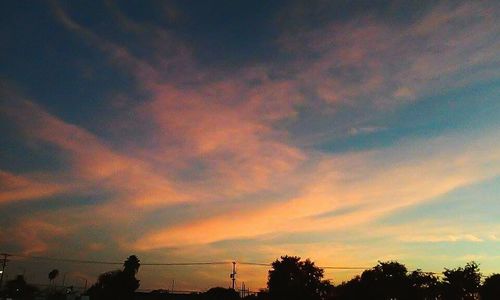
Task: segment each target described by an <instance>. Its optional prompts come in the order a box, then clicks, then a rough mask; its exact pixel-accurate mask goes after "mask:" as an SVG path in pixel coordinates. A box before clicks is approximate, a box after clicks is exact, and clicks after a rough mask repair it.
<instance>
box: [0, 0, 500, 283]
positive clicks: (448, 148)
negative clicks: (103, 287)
mask: <svg viewBox="0 0 500 300" xmlns="http://www.w3.org/2000/svg"><path fill="white" fill-rule="evenodd" d="M0 11H1V12H0V20H1V21H0V22H1V23H0V24H1V27H0V28H1V29H0V35H1V37H2V41H4V42H3V43H2V45H1V46H0V57H1V58H2V63H1V64H0V84H1V89H0V91H1V94H0V99H1V100H0V101H1V102H0V116H1V117H0V133H1V136H2V148H1V152H0V187H1V189H0V209H1V211H2V212H4V213H3V217H2V218H1V219H0V250H2V251H4V252H12V253H22V254H26V255H36V256H53V257H68V258H81V259H94V260H113V261H116V260H118V261H119V260H122V259H123V258H124V257H126V256H128V255H130V254H131V253H135V254H137V255H138V256H139V257H140V258H141V259H142V261H143V262H153V261H166V262H171V261H204V260H210V261H212V260H217V261H220V260H240V261H256V262H270V261H272V260H274V259H275V258H277V257H279V256H280V255H284V254H289V255H299V256H302V257H309V258H311V259H312V260H314V261H316V262H317V264H318V265H323V266H325V265H344V266H345V265H347V266H349V265H350V266H356V265H361V266H372V265H374V264H376V262H377V261H378V260H389V259H395V260H400V261H401V262H403V263H406V264H407V265H408V267H409V268H417V267H421V268H424V269H427V270H430V271H439V270H442V269H443V267H454V266H458V265H463V264H464V263H465V262H467V261H469V260H477V261H479V262H480V263H481V268H482V270H483V271H484V272H485V273H491V272H494V271H498V270H499V269H500V258H499V256H498V255H497V253H498V250H499V247H500V244H499V239H500V223H499V222H498V221H497V220H499V218H498V213H497V212H498V209H497V207H496V206H498V204H497V203H498V202H499V200H500V199H499V198H498V197H499V196H498V195H499V193H498V186H499V185H498V182H499V176H500V151H499V150H498V149H500V144H499V143H500V142H499V141H500V139H499V138H500V136H499V129H500V121H499V120H500V119H499V118H498V116H499V114H500V106H499V105H500V104H499V103H500V101H499V100H500V88H499V87H500V85H499V83H500V76H499V75H500V55H499V54H498V53H500V51H499V50H500V42H499V40H498V36H499V34H500V23H499V22H498V17H497V16H498V14H499V12H500V6H499V4H498V3H496V1H476V2H469V1H463V2H462V1H456V2H453V3H450V2H435V1H410V2H405V4H404V5H403V4H401V2H398V1H331V2H324V1H313V2H309V1H308V2H307V3H306V2H303V1H275V2H272V3H271V2H256V1H213V2H197V1H168V2H160V1H146V2H143V1H132V2H129V1H127V2H125V1H104V2H92V3H89V2H88V1H72V2H58V1H40V2H22V1H21V2H20V1H6V2H3V3H2V4H1V7H0ZM12 265H13V266H12V268H11V269H9V272H11V273H10V274H11V275H12V274H15V272H18V271H19V270H20V269H22V268H26V269H27V270H28V272H29V273H30V276H31V278H33V280H34V281H43V280H44V278H45V277H46V272H45V270H46V269H48V268H51V267H52V266H49V265H50V264H49V263H41V262H40V263H37V264H36V266H35V264H32V263H30V262H27V261H22V260H16V261H14V262H13V263H12ZM58 267H59V268H60V269H62V270H64V271H65V272H68V274H69V275H68V276H69V277H70V278H72V279H71V280H74V281H75V282H76V281H78V279H77V278H79V277H78V276H80V277H84V278H88V279H89V280H90V281H92V280H95V278H96V277H97V275H98V274H99V272H103V271H106V270H107V269H105V267H106V266H104V267H103V266H83V267H82V266H75V265H71V264H62V263H61V265H60V266H58ZM242 268H243V269H242V270H241V271H240V273H239V276H240V277H239V279H238V280H241V281H245V282H246V283H247V286H251V287H252V288H260V287H263V286H264V285H265V280H266V270H265V269H258V268H257V269H255V268H253V269H252V268H251V267H242ZM227 272H228V270H226V267H225V266H215V267H211V269H195V270H187V269H182V268H180V269H179V268H178V269H161V270H153V269H151V267H146V268H144V269H143V270H142V271H141V273H140V277H141V280H142V281H141V283H142V286H143V287H146V288H153V287H163V286H162V284H163V283H164V282H170V280H171V279H173V278H175V279H176V280H177V281H178V284H179V288H185V289H204V288H207V287H209V286H213V285H222V286H226V285H227V282H226V281H227V278H226V277H227V274H226V273H227ZM355 274H356V272H355V271H349V272H343V271H342V272H339V271H328V272H327V277H328V278H331V279H333V281H334V282H339V281H341V280H344V279H347V278H349V277H350V276H352V275H355Z"/></svg>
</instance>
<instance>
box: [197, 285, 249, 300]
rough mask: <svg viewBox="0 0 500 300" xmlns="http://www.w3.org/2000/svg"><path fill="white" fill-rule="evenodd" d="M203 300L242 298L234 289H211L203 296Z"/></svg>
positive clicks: (236, 299)
mask: <svg viewBox="0 0 500 300" xmlns="http://www.w3.org/2000/svg"><path fill="white" fill-rule="evenodd" d="M201 299H203V300H238V299H240V296H239V295H238V292H236V291H235V290H233V289H225V288H222V287H215V288H211V289H209V290H208V291H206V292H205V293H203V294H202V295H201Z"/></svg>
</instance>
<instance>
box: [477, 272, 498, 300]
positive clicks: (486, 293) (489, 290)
mask: <svg viewBox="0 0 500 300" xmlns="http://www.w3.org/2000/svg"><path fill="white" fill-rule="evenodd" d="M480 294H481V300H496V299H500V274H493V275H491V276H489V277H488V278H486V279H485V280H484V283H483V286H482V287H481V292H480Z"/></svg>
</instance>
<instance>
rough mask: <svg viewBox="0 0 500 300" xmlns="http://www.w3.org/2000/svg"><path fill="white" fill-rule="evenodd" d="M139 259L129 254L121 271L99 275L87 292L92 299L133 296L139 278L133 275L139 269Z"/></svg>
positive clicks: (137, 286)
mask: <svg viewBox="0 0 500 300" xmlns="http://www.w3.org/2000/svg"><path fill="white" fill-rule="evenodd" d="M139 267H140V261H139V259H138V258H137V256H135V255H131V256H129V258H127V260H125V262H124V263H123V271H122V270H115V271H110V272H106V273H103V274H101V275H99V278H98V279H97V282H96V283H95V284H94V285H92V286H91V287H90V288H89V289H88V291H87V294H88V295H89V296H90V297H91V299H92V300H94V299H96V300H105V299H110V300H113V299H117V300H118V299H120V300H121V299H123V300H129V299H133V298H134V292H135V290H137V289H138V288H139V285H140V284H139V280H137V279H136V278H135V275H136V274H137V272H138V271H139Z"/></svg>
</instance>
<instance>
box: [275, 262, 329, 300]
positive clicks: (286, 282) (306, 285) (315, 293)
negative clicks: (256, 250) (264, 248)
mask: <svg viewBox="0 0 500 300" xmlns="http://www.w3.org/2000/svg"><path fill="white" fill-rule="evenodd" d="M322 279H323V269H321V268H318V267H316V266H315V265H314V263H313V262H312V261H310V260H309V259H307V260H305V261H301V260H300V257H295V256H282V257H281V260H276V261H275V262H273V264H272V270H270V271H269V277H268V282H267V286H268V288H269V296H270V298H271V299H277V300H317V299H318V300H320V299H325V298H326V295H327V292H328V289H329V286H330V283H329V282H328V281H325V280H322Z"/></svg>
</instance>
